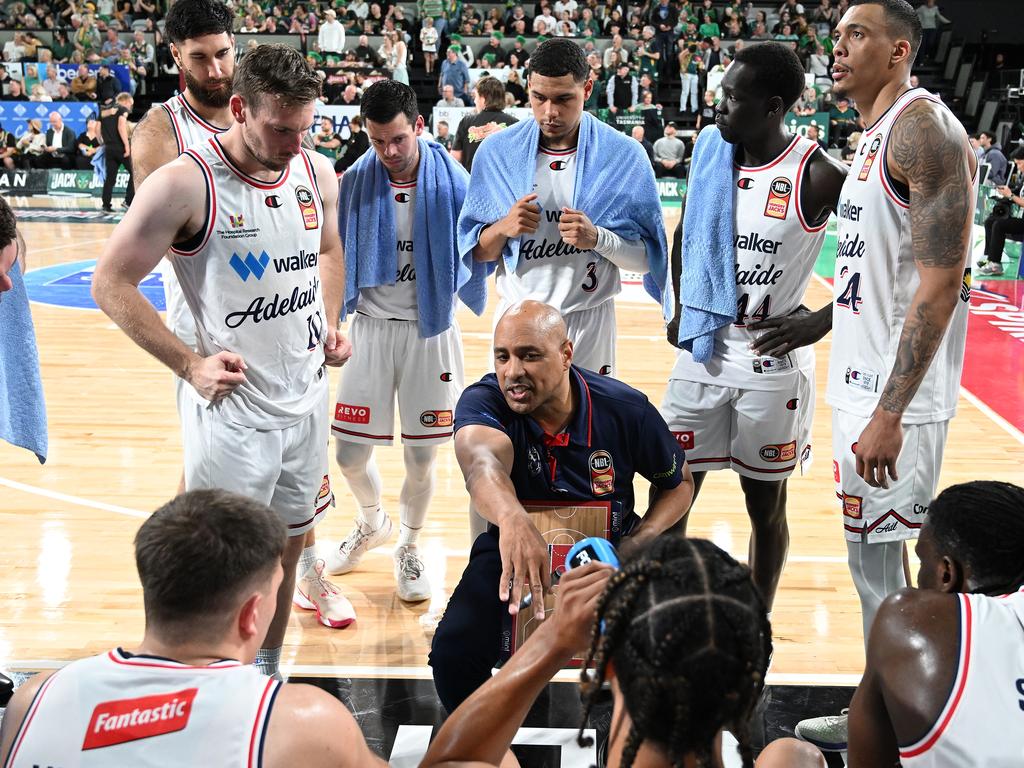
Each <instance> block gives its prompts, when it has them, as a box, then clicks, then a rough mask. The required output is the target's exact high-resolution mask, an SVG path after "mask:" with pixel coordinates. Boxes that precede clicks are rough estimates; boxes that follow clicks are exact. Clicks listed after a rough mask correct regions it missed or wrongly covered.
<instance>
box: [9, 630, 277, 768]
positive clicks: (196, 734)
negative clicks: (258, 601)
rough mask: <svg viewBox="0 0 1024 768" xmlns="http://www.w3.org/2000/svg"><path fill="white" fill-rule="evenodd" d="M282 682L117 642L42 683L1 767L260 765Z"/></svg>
mask: <svg viewBox="0 0 1024 768" xmlns="http://www.w3.org/2000/svg"><path fill="white" fill-rule="evenodd" d="M280 687H281V684H280V683H279V682H277V681H276V680H273V679H272V678H269V677H267V676H266V675H263V674H260V673H259V672H258V671H257V670H256V669H255V667H252V666H249V665H242V664H240V663H238V662H237V661H220V662H217V663H215V664H210V665H209V666H205V667H190V666H188V665H186V664H180V663H178V662H176V661H171V660H169V659H163V658H159V657H155V656H132V655H130V654H127V653H125V652H124V651H122V650H121V649H120V648H118V649H116V650H113V651H110V652H109V653H105V654H102V655H100V656H93V657H91V658H88V659H81V660H80V661H75V662H72V663H71V664H69V665H68V666H66V667H64V668H63V669H61V670H59V671H58V672H56V673H55V674H54V675H52V676H51V677H50V678H49V679H48V680H47V681H46V682H44V683H43V685H42V686H41V687H40V689H39V692H38V693H37V694H36V697H35V699H34V700H33V701H32V704H31V706H30V707H29V708H28V711H27V712H26V714H25V719H24V721H23V722H22V725H21V728H20V729H19V731H18V733H17V735H16V736H15V739H14V743H13V746H12V748H11V753H10V755H9V757H8V759H7V763H6V765H5V768H33V767H34V766H61V768H76V767H77V768H93V767H94V766H95V768H100V767H101V766H102V767H103V768H106V767H107V766H132V768H147V767H148V766H152V767H153V768H156V767H157V766H160V767H161V768H173V767H174V766H181V768H185V767H186V766H188V768H192V767H193V766H198V765H210V766H213V765H225V766H226V765H234V766H244V767H245V768H257V766H259V765H260V764H261V762H262V760H261V757H262V751H263V741H264V738H265V737H266V732H267V722H268V721H269V719H270V712H271V709H272V707H273V704H274V699H275V697H276V696H277V693H278V691H279V690H280Z"/></svg>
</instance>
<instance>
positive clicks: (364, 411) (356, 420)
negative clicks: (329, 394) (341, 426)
mask: <svg viewBox="0 0 1024 768" xmlns="http://www.w3.org/2000/svg"><path fill="white" fill-rule="evenodd" d="M334 420H335V421H344V422H347V423H349V424H369V423H370V409H369V407H368V406H365V405H348V404H346V403H337V404H336V405H335V406H334Z"/></svg>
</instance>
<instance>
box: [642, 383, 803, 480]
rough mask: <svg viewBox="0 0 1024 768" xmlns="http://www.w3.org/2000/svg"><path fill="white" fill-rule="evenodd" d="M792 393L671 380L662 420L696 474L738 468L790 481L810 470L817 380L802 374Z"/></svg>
mask: <svg viewBox="0 0 1024 768" xmlns="http://www.w3.org/2000/svg"><path fill="white" fill-rule="evenodd" d="M793 380H794V385H793V387H792V388H791V389H786V390H779V391H775V392H765V391H761V390H753V389H737V388H736V387H719V386H716V385H714V384H704V383H701V382H697V381H685V380H683V379H669V382H668V389H666V390H665V399H664V401H663V402H662V405H661V415H662V416H663V417H664V419H665V422H666V423H667V424H668V428H669V429H670V430H671V432H672V434H673V435H675V437H676V440H678V441H679V444H680V445H681V446H682V447H683V450H685V451H686V461H687V463H688V464H689V465H690V469H692V470H693V471H694V472H703V471H708V470H716V469H730V468H731V469H733V470H734V471H736V472H737V473H738V474H740V475H743V476H744V477H750V478H753V479H755V480H784V479H785V478H787V477H789V476H790V475H791V474H793V470H794V469H796V467H797V465H799V466H800V470H801V474H802V473H805V472H806V471H807V470H808V468H809V467H810V461H811V422H812V421H813V418H814V378H813V374H811V375H807V374H805V373H804V372H802V371H797V372H796V374H795V375H794V376H793Z"/></svg>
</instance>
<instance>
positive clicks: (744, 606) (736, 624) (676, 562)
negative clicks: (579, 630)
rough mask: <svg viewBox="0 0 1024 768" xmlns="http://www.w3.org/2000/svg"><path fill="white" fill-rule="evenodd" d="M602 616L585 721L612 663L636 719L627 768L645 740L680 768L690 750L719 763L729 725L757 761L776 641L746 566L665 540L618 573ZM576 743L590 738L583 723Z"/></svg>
mask: <svg viewBox="0 0 1024 768" xmlns="http://www.w3.org/2000/svg"><path fill="white" fill-rule="evenodd" d="M597 613H598V620H597V622H596V623H595V625H594V630H593V637H592V640H591V645H590V650H589V652H588V654H587V660H586V663H585V664H584V667H583V670H584V671H583V673H582V674H581V680H582V687H583V692H584V699H585V708H584V709H585V711H584V717H583V723H584V725H585V724H586V722H587V719H588V718H589V716H590V712H591V710H592V708H593V705H594V702H595V697H596V695H597V693H598V692H599V691H600V690H601V686H602V684H603V683H604V681H605V678H606V676H607V672H608V665H609V664H610V663H614V664H615V673H616V679H617V680H618V683H619V686H620V688H621V690H622V694H623V697H624V699H625V704H626V709H627V710H628V712H629V715H630V718H631V719H632V726H631V727H630V732H629V734H628V736H627V738H626V743H625V747H624V749H623V753H622V768H631V766H632V764H633V761H634V760H635V758H636V755H637V752H638V751H639V749H640V745H641V744H643V743H644V742H645V741H649V742H651V743H652V744H653V745H655V746H656V747H657V748H658V749H659V750H660V751H661V752H663V753H664V754H665V755H666V756H667V757H668V759H669V762H670V763H671V764H672V765H674V766H680V768H681V767H682V765H683V763H684V760H685V759H686V756H687V755H693V756H694V758H695V759H696V764H697V765H698V766H710V765H713V764H714V759H713V756H712V749H713V746H714V739H715V735H716V734H717V733H718V732H719V731H720V730H721V729H722V728H728V729H729V730H730V731H731V732H732V733H733V734H734V735H735V736H736V740H737V741H738V742H739V752H740V755H741V757H742V759H743V766H744V768H751V767H752V766H753V764H754V754H753V748H752V747H751V743H750V741H751V734H750V721H751V718H752V716H753V714H754V709H755V707H756V706H757V702H758V699H759V697H760V695H761V690H762V689H763V688H764V679H765V673H766V671H767V669H768V660H769V657H770V656H771V650H772V641H771V626H770V625H769V623H768V616H767V612H766V611H765V606H764V601H763V600H762V599H761V595H760V593H759V592H758V591H757V589H756V587H754V584H753V581H752V580H751V577H750V569H749V568H747V567H746V566H744V565H741V564H739V563H737V562H736V561H735V560H734V559H733V558H732V557H730V556H729V555H728V554H726V553H725V552H723V551H722V550H721V549H719V548H718V547H717V546H715V545H714V544H712V543H711V542H710V541H706V540H704V539H688V538H683V537H679V536H672V535H668V536H659V537H658V538H657V539H655V540H654V541H653V542H652V543H651V545H650V546H649V547H647V549H645V550H643V551H642V552H639V553H637V554H636V555H635V556H634V557H633V558H631V559H629V560H628V561H627V562H625V563H624V564H623V566H622V568H620V570H619V571H617V572H616V573H615V575H614V576H612V578H611V580H610V581H609V583H608V587H607V588H606V589H605V592H604V595H602V597H601V601H600V603H599V604H598V609H597ZM591 665H593V666H594V667H595V668H596V670H595V671H596V675H595V676H594V679H592V680H591V679H590V678H589V677H588V675H587V673H586V670H587V668H588V667H590V666H591ZM577 741H578V742H579V744H580V746H589V745H590V744H591V743H592V740H591V739H589V738H585V737H584V736H583V725H581V726H580V731H579V735H578V736H577Z"/></svg>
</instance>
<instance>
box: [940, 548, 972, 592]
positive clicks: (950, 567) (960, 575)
mask: <svg viewBox="0 0 1024 768" xmlns="http://www.w3.org/2000/svg"><path fill="white" fill-rule="evenodd" d="M966 581H967V574H966V573H965V571H964V567H963V565H962V564H961V563H958V562H957V561H956V560H954V559H953V558H951V557H950V556H949V555H943V556H942V559H941V560H940V561H939V579H938V585H937V588H938V590H939V591H940V592H945V593H947V594H951V593H953V592H963V591H965V590H966Z"/></svg>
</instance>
